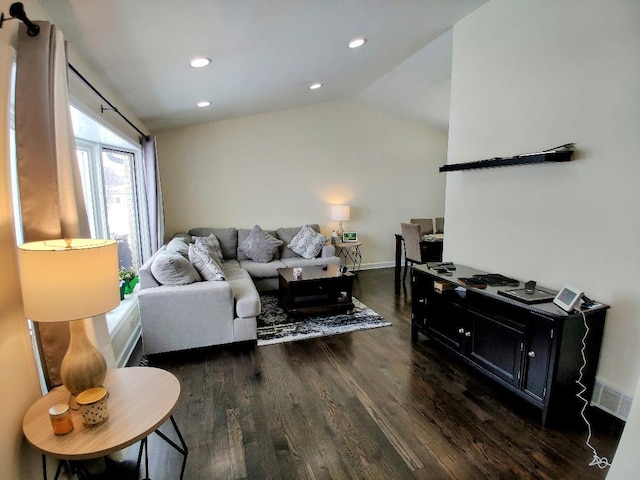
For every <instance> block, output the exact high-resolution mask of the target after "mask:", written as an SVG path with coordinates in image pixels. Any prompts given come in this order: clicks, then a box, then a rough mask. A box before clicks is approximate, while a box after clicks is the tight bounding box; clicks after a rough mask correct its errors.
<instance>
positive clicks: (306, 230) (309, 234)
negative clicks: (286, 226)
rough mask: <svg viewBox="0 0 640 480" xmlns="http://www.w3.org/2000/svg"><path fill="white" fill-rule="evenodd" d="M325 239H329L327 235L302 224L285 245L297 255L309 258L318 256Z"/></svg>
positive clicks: (325, 241)
mask: <svg viewBox="0 0 640 480" xmlns="http://www.w3.org/2000/svg"><path fill="white" fill-rule="evenodd" d="M327 240H329V239H328V238H327V237H325V236H324V235H322V234H320V233H318V232H316V231H315V230H313V229H312V228H311V227H310V226H309V225H307V224H304V225H303V226H302V228H301V229H300V231H299V232H298V234H297V235H296V236H295V237H293V240H291V243H290V244H289V245H287V246H288V247H289V248H290V249H291V250H293V251H294V252H296V253H297V254H298V255H300V256H302V257H304V258H307V259H310V258H316V257H317V256H318V254H319V253H320V251H321V250H322V247H324V245H325V244H326V243H327Z"/></svg>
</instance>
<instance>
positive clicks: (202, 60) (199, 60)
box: [189, 57, 211, 68]
mask: <svg viewBox="0 0 640 480" xmlns="http://www.w3.org/2000/svg"><path fill="white" fill-rule="evenodd" d="M210 63H211V59H210V58H206V57H196V58H194V59H193V60H191V62H189V65H191V66H192V67H193V68H202V67H206V66H207V65H209V64H210Z"/></svg>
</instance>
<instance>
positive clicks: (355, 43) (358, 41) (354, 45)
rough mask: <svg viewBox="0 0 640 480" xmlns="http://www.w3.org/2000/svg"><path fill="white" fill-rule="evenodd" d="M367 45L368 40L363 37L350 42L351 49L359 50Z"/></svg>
mask: <svg viewBox="0 0 640 480" xmlns="http://www.w3.org/2000/svg"><path fill="white" fill-rule="evenodd" d="M365 43H367V39H366V38H363V37H358V38H354V39H353V40H351V41H350V42H349V48H358V47H361V46H362V45H364V44H365Z"/></svg>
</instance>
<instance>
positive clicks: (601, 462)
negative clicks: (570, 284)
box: [576, 310, 611, 469]
mask: <svg viewBox="0 0 640 480" xmlns="http://www.w3.org/2000/svg"><path fill="white" fill-rule="evenodd" d="M580 313H581V314H582V321H583V322H584V328H585V331H584V336H583V337H582V349H581V350H580V353H581V354H582V366H581V367H580V374H579V375H578V380H576V383H577V384H578V386H579V387H580V388H581V390H580V391H579V392H578V394H577V395H576V396H577V397H578V398H579V399H580V400H582V402H584V405H583V406H582V409H581V410H580V416H581V417H582V420H584V423H585V424H586V425H587V431H588V434H587V440H586V442H585V443H586V445H587V447H589V448H590V449H591V451H592V452H593V459H592V460H591V463H589V466H590V467H593V466H597V467H598V468H600V469H605V468H607V467H610V466H611V464H610V463H609V460H607V458H606V457H599V456H598V452H597V451H596V449H595V448H594V447H593V446H592V445H591V443H590V442H591V424H590V423H589V420H587V417H586V416H585V414H584V412H585V410H586V409H587V407H588V406H589V402H588V401H587V399H585V398H584V397H583V394H584V393H585V392H586V391H587V387H585V386H584V385H583V383H582V371H583V370H584V368H585V367H586V366H587V357H586V355H585V350H586V348H587V342H586V340H587V335H588V334H589V325H587V317H586V316H585V314H584V312H583V311H581V310H580Z"/></svg>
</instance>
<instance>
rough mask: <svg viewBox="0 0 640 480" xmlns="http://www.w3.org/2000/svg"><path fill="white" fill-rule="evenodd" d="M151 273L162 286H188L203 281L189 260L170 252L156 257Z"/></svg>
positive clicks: (167, 251)
mask: <svg viewBox="0 0 640 480" xmlns="http://www.w3.org/2000/svg"><path fill="white" fill-rule="evenodd" d="M151 273H152V274H153V276H154V277H155V279H156V280H157V281H158V282H159V283H161V284H162V285H187V284H189V283H193V282H199V281H200V280H202V279H201V278H200V274H198V271H197V270H196V269H195V267H194V266H193V265H191V263H190V262H189V260H187V259H186V258H184V257H183V256H182V255H180V254H179V253H178V252H172V251H169V250H165V251H164V252H162V253H160V254H159V255H157V256H156V258H155V259H154V260H153V263H152V264H151Z"/></svg>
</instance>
